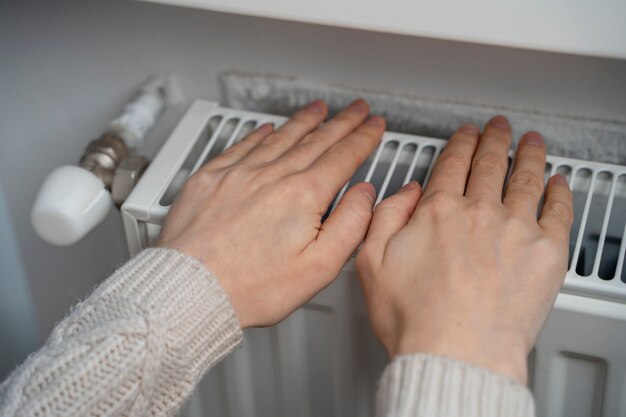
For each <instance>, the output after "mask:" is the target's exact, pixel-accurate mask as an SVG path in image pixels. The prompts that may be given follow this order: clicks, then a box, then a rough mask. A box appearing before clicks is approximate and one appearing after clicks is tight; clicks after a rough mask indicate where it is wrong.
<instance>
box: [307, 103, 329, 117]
mask: <svg viewBox="0 0 626 417" xmlns="http://www.w3.org/2000/svg"><path fill="white" fill-rule="evenodd" d="M325 107H326V105H325V104H324V102H323V101H322V100H315V101H314V102H312V103H310V104H309V105H308V106H306V110H307V111H310V112H313V113H318V114H319V113H323V112H324V108H325Z"/></svg>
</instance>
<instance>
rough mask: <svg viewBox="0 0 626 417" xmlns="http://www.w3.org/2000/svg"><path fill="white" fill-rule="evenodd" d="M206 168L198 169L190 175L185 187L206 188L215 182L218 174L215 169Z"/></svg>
mask: <svg viewBox="0 0 626 417" xmlns="http://www.w3.org/2000/svg"><path fill="white" fill-rule="evenodd" d="M205 168H208V167H205ZM205 168H203V169H201V170H198V171H196V172H195V173H194V174H193V175H192V176H191V177H189V178H188V179H187V182H186V183H185V185H184V188H185V189H193V190H196V189H204V188H206V187H208V186H210V185H211V184H213V183H214V182H215V180H216V177H217V175H216V173H215V172H214V171H213V170H211V169H205Z"/></svg>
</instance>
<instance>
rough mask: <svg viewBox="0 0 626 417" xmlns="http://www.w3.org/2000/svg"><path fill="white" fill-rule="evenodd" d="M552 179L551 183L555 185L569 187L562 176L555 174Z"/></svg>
mask: <svg viewBox="0 0 626 417" xmlns="http://www.w3.org/2000/svg"><path fill="white" fill-rule="evenodd" d="M552 178H553V179H552V181H554V182H555V183H557V184H563V185H567V186H569V184H568V183H567V178H565V176H564V175H563V174H556V175H555V176H554V177H552Z"/></svg>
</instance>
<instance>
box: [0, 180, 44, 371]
mask: <svg viewBox="0 0 626 417" xmlns="http://www.w3.org/2000/svg"><path fill="white" fill-rule="evenodd" d="M0 230H2V233H0V268H2V274H1V279H0V335H2V336H1V337H0V381H2V380H4V379H5V378H6V377H7V376H8V375H9V373H10V372H11V371H12V370H13V368H15V366H16V365H18V364H19V363H20V362H22V361H23V360H24V358H25V357H26V356H27V355H28V354H29V353H30V352H32V351H33V350H34V349H35V347H37V344H38V341H37V336H36V329H35V320H34V313H33V303H32V299H31V297H30V291H29V289H28V283H27V281H26V275H25V274H24V269H23V265H22V257H21V256H20V252H19V249H18V246H17V241H16V239H15V232H14V228H13V223H12V222H11V218H10V215H9V210H8V208H7V204H6V200H5V197H4V188H3V186H2V182H1V181H0Z"/></svg>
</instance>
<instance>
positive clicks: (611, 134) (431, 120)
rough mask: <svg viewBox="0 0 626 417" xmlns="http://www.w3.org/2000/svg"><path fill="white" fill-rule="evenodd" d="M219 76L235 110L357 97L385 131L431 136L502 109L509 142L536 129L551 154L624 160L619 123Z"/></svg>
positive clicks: (287, 109)
mask: <svg viewBox="0 0 626 417" xmlns="http://www.w3.org/2000/svg"><path fill="white" fill-rule="evenodd" d="M220 78H221V82H222V85H223V87H224V99H225V104H226V105H227V106H230V107H234V108H238V109H246V110H254V111H260V112H266V113H273V114H281V115H290V114H292V113H293V112H294V111H295V110H296V109H298V108H300V107H302V106H303V105H305V104H306V103H308V102H310V101H312V100H315V99H323V100H325V101H326V103H328V106H329V108H330V110H331V113H334V112H336V111H337V110H338V109H340V108H342V107H343V106H345V105H346V104H348V103H349V102H350V101H352V100H353V99H355V98H357V97H361V98H364V99H366V100H367V101H368V102H369V103H370V105H371V111H372V113H376V114H380V115H382V116H384V117H385V118H386V120H387V125H388V127H387V129H388V130H390V131H395V132H403V133H413V134H418V135H423V136H430V137H437V138H448V137H449V136H450V135H451V134H452V132H453V131H454V130H455V129H456V128H457V127H458V126H460V125H461V124H463V123H475V124H477V125H479V126H482V125H483V124H484V123H485V122H486V121H487V120H489V118H490V117H491V116H493V115H495V114H503V115H505V116H507V117H508V118H509V119H510V120H511V124H512V125H513V136H514V146H515V145H516V144H517V141H518V140H519V137H520V135H522V134H523V133H524V132H526V131H528V130H537V131H539V132H541V133H542V134H543V136H544V137H545V138H546V142H547V145H548V153H549V154H551V155H556V156H566V157H570V158H577V159H584V160H592V161H598V162H606V163H612V164H620V165H626V123H625V122H620V121H611V120H599V119H588V118H584V117H581V116H572V115H555V114H547V113H540V112H533V111H527V110H520V109H511V108H504V107H496V106H488V105H484V104H477V103H467V102H459V101H454V100H450V99H434V98H425V97H409V96H402V95H401V94H392V93H390V92H382V91H372V90H362V89H356V88H349V87H343V86H335V85H328V84H323V83H319V82H315V81H311V80H307V79H301V78H296V77H281V76H275V75H259V74H244V73H238V72H227V73H223V74H222V75H221V77H220Z"/></svg>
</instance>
